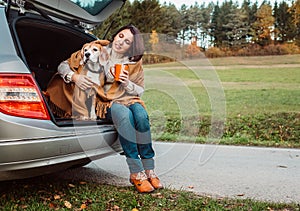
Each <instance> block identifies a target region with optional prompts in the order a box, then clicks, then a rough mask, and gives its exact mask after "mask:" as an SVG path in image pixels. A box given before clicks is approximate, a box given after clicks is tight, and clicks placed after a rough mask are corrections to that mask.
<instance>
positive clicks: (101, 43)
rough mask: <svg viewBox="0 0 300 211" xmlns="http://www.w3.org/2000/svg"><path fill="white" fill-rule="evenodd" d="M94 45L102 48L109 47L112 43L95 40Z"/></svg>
mask: <svg viewBox="0 0 300 211" xmlns="http://www.w3.org/2000/svg"><path fill="white" fill-rule="evenodd" d="M94 43H95V44H98V45H102V46H107V45H108V44H109V43H110V42H109V40H95V41H94Z"/></svg>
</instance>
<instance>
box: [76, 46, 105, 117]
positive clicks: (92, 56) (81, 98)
mask: <svg viewBox="0 0 300 211" xmlns="http://www.w3.org/2000/svg"><path fill="white" fill-rule="evenodd" d="M108 44H109V41H108V40H96V41H93V42H90V43H86V44H84V45H83V47H82V49H81V52H80V56H81V60H80V65H82V70H81V71H80V73H79V74H80V75H86V76H88V77H89V78H90V79H91V80H92V81H93V83H94V85H93V87H92V88H89V89H86V90H82V89H80V88H79V87H77V86H75V88H74V94H73V106H72V110H73V111H72V112H73V116H74V117H75V118H77V119H80V120H88V119H91V120H95V119H96V118H97V116H96V111H95V108H96V89H97V88H98V86H100V73H101V72H102V71H104V70H103V69H104V65H105V62H106V61H107V59H108V52H107V50H106V48H105V47H104V46H106V45H108Z"/></svg>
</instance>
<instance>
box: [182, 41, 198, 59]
mask: <svg viewBox="0 0 300 211" xmlns="http://www.w3.org/2000/svg"><path fill="white" fill-rule="evenodd" d="M185 52H186V57H188V58H193V57H197V56H199V55H200V53H201V49H200V48H199V47H198V46H197V38H196V37H193V39H192V41H191V44H190V45H188V47H187V49H186V51H185Z"/></svg>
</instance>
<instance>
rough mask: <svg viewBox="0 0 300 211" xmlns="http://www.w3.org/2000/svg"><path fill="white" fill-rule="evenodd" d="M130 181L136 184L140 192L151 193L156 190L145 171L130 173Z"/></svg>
mask: <svg viewBox="0 0 300 211" xmlns="http://www.w3.org/2000/svg"><path fill="white" fill-rule="evenodd" d="M130 182H131V184H133V185H134V186H135V188H136V189H137V191H138V192H140V193H150V192H152V191H154V188H153V186H152V185H151V184H150V182H149V181H148V178H147V176H146V174H145V172H139V173H137V174H131V175H130Z"/></svg>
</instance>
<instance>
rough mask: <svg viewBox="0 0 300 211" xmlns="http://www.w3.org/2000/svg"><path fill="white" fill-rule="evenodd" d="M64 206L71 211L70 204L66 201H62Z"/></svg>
mask: <svg viewBox="0 0 300 211" xmlns="http://www.w3.org/2000/svg"><path fill="white" fill-rule="evenodd" d="M64 205H65V206H66V208H68V209H71V208H72V204H71V203H70V202H68V201H64Z"/></svg>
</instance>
